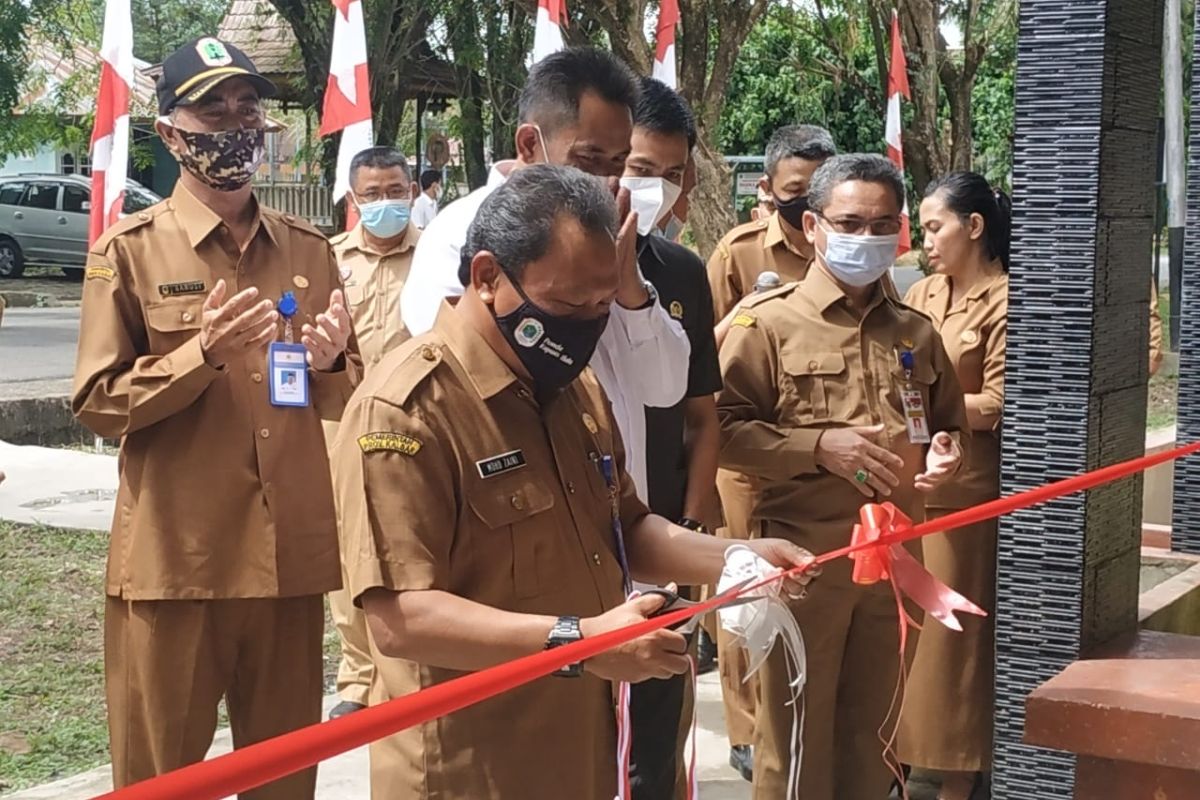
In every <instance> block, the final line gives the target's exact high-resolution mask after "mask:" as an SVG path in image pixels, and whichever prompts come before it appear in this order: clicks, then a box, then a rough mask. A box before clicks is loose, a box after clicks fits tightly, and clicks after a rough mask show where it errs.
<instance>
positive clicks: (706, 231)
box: [688, 138, 737, 261]
mask: <svg viewBox="0 0 1200 800" xmlns="http://www.w3.org/2000/svg"><path fill="white" fill-rule="evenodd" d="M732 175H733V173H732V171H731V170H730V169H729V166H728V165H727V164H726V163H725V159H724V158H723V157H722V155H721V153H720V152H719V151H717V150H716V149H715V148H712V147H710V146H709V144H708V140H707V138H702V139H700V141H699V143H698V144H697V145H696V188H694V189H692V194H691V196H690V199H689V204H688V227H689V228H690V229H691V231H692V238H694V239H695V240H696V249H697V250H699V251H700V255H701V257H702V258H704V259H705V261H707V260H708V257H709V256H710V255H712V252H713V251H714V250H716V249H717V242H719V241H721V237H722V236H724V235H725V234H726V233H727V232H728V231H729V230H730V229H731V228H732V227H733V226H734V225H736V224H737V216H736V214H734V211H733V207H732V205H731V202H730V198H731V197H732V183H731V181H732Z"/></svg>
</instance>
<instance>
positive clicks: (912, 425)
mask: <svg viewBox="0 0 1200 800" xmlns="http://www.w3.org/2000/svg"><path fill="white" fill-rule="evenodd" d="M914 363H915V361H914V359H913V354H912V350H904V351H903V352H901V353H900V367H901V368H902V369H903V370H904V388H903V389H901V391H900V405H901V406H903V407H904V427H905V428H907V429H908V441H909V443H910V444H929V443H930V442H931V441H932V437H931V436H930V434H929V420H928V419H927V418H926V416H925V398H923V397H922V396H921V390H920V389H918V388H916V387H915V386H913V382H912V376H913V365H914Z"/></svg>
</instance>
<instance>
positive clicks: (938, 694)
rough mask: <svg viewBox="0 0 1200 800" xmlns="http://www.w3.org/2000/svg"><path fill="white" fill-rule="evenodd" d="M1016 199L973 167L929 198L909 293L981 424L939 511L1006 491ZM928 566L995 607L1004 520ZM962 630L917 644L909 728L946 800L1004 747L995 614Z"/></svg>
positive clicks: (951, 541)
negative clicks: (997, 742) (997, 700)
mask: <svg viewBox="0 0 1200 800" xmlns="http://www.w3.org/2000/svg"><path fill="white" fill-rule="evenodd" d="M1011 208H1012V207H1011V204H1010V202H1009V199H1008V197H1007V196H1006V195H1005V194H1004V193H1003V192H1000V191H996V192H993V191H992V189H991V187H990V186H989V185H988V182H987V181H986V180H985V179H984V178H983V177H982V176H980V175H977V174H975V173H971V172H956V173H952V174H950V175H947V176H946V177H944V178H942V179H940V180H938V181H935V182H934V183H932V184H930V186H929V189H928V190H927V192H926V195H925V200H924V201H923V202H922V203H921V225H922V226H923V227H924V229H925V255H926V257H927V258H928V260H929V266H930V267H932V269H933V271H934V274H933V275H931V276H929V277H928V278H925V279H924V280H922V281H921V282H919V283H918V284H916V285H915V286H913V287H912V289H910V290H909V292H908V296H907V297H906V298H905V302H906V303H907V304H908V305H910V306H912V307H913V308H915V309H917V310H919V311H922V312H924V313H925V314H927V315H929V317H930V318H931V319H932V320H933V323H934V327H936V328H937V330H938V332H939V333H940V334H941V337H942V342H943V343H944V345H945V348H946V352H947V353H948V354H949V356H950V360H951V362H952V363H953V364H954V369H955V372H956V373H957V375H958V380H959V383H961V384H962V389H963V394H964V399H965V401H966V407H967V418H968V421H969V423H970V426H971V430H972V431H973V436H972V447H971V451H970V456H969V457H968V460H967V461H966V463H965V464H964V465H963V468H962V470H961V471H960V472H959V475H958V477H957V478H956V479H955V480H954V481H953V482H952V483H949V484H946V485H945V486H944V487H942V488H941V489H939V490H937V491H935V492H933V493H932V494H931V495H930V496H929V499H928V501H927V503H926V514H927V516H928V517H929V518H933V517H939V516H944V515H946V514H948V513H950V512H951V511H955V510H958V509H961V508H966V507H968V506H973V505H976V504H977V503H982V502H985V501H987V500H992V499H994V498H996V497H998V496H999V493H1000V434H999V425H1000V416H1001V413H1002V412H1003V410H1004V350H1005V340H1006V336H1007V321H1006V316H1007V312H1008V251H1009V227H1010V225H1009V222H1010V214H1011ZM924 553H925V564H926V566H927V567H929V569H930V570H931V571H932V572H933V573H934V574H935V575H936V576H937V577H939V578H941V579H942V580H943V581H945V582H946V583H947V584H948V585H950V586H952V587H953V588H954V589H956V590H958V591H959V592H962V593H963V594H964V595H966V596H967V597H969V598H971V599H972V600H974V601H975V602H976V603H978V604H979V605H980V606H982V607H983V608H985V609H987V610H988V611H989V612H990V611H992V610H993V608H994V605H995V603H994V600H995V594H996V522H995V520H992V521H990V522H982V523H979V524H978V525H973V526H971V527H969V528H963V529H959V530H956V531H953V532H951V533H949V534H946V533H939V534H935V535H933V536H930V537H928V538H926V539H925V540H924ZM961 619H962V622H963V627H964V630H963V632H962V633H955V632H953V631H950V630H949V629H947V628H945V627H943V626H941V625H936V624H934V625H927V626H925V628H924V629H923V630H922V632H921V636H920V639H919V641H918V643H917V653H916V657H915V659H914V662H913V665H912V673H911V679H910V681H909V689H908V699H907V702H906V704H905V710H904V715H903V718H902V720H901V727H900V744H899V752H900V758H901V760H902V761H903V762H904V763H906V764H911V765H912V766H914V767H918V768H923V769H929V770H936V771H939V772H941V773H942V788H941V794H940V795H939V800H967V798H974V797H976V796H977V795H976V794H975V792H976V790H977V789H978V788H979V786H980V784H981V783H982V774H983V773H985V772H987V771H988V770H989V768H990V760H991V752H992V663H993V658H992V648H993V643H992V637H993V623H992V617H990V616H989V617H985V618H981V617H976V616H970V615H964V616H963V617H962V618H961Z"/></svg>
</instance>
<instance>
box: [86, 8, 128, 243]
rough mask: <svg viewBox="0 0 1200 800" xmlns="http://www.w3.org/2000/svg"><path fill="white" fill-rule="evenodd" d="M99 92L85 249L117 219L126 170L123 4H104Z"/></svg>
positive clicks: (125, 10)
mask: <svg viewBox="0 0 1200 800" xmlns="http://www.w3.org/2000/svg"><path fill="white" fill-rule="evenodd" d="M100 58H101V59H102V60H101V62H100V91H99V93H98V94H97V97H96V124H95V127H93V128H92V148H91V161H92V208H91V217H90V219H89V222H88V244H89V245H91V244H92V243H94V242H95V241H96V240H97V239H98V238H100V234H102V233H104V229H105V228H107V227H108V226H109V225H112V224H113V223H114V222H116V221H117V220H118V219H120V218H121V207H122V205H123V204H124V202H125V177H126V173H127V172H128V169H129V93H130V87H132V86H133V17H132V16H131V15H130V12H129V0H108V1H107V3H106V4H105V7H104V36H103V39H102V41H101V45H100Z"/></svg>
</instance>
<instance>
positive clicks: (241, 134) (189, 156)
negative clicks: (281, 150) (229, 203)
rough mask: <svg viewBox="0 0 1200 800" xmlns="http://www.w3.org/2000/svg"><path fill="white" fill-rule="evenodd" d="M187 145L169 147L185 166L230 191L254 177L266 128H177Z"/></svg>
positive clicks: (210, 184) (212, 185)
mask: <svg viewBox="0 0 1200 800" xmlns="http://www.w3.org/2000/svg"><path fill="white" fill-rule="evenodd" d="M175 130H177V131H179V135H180V137H182V138H183V142H184V144H185V145H186V146H187V149H186V150H184V151H182V152H175V151H172V152H173V153H174V155H175V159H176V160H177V161H178V162H179V163H180V164H182V165H183V167H184V169H186V170H187V171H188V172H190V173H192V174H193V175H195V176H196V177H197V178H198V179H200V181H201V182H202V183H205V184H207V185H209V186H211V187H212V188H214V189H216V190H217V191H221V192H232V191H236V190H237V189H240V188H242V187H243V186H245V185H246V184H247V183H249V182H250V180H251V179H252V178H253V177H254V173H255V172H257V171H258V167H259V165H260V164H262V162H263V156H264V152H265V150H264V147H263V144H264V142H265V141H266V131H264V130H263V129H262V128H238V129H236V130H231V131H218V132H216V133H201V132H198V131H185V130H181V129H179V128H176V129H175Z"/></svg>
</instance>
